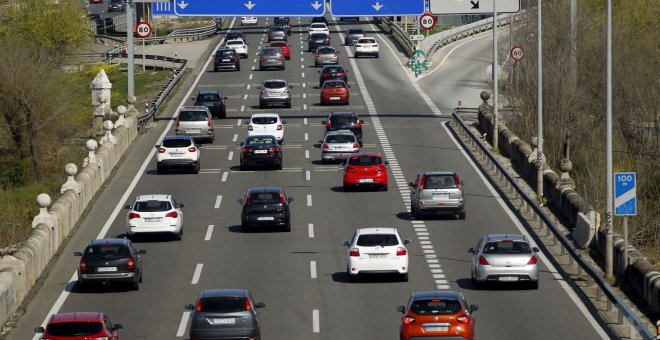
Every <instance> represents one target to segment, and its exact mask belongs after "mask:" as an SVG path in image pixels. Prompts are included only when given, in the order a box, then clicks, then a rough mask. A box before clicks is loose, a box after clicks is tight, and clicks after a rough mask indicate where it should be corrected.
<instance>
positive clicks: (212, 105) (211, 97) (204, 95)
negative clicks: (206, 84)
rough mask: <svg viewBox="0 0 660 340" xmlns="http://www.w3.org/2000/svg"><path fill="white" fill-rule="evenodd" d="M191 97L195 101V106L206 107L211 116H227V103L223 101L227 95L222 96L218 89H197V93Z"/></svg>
mask: <svg viewBox="0 0 660 340" xmlns="http://www.w3.org/2000/svg"><path fill="white" fill-rule="evenodd" d="M191 99H192V100H193V101H195V106H206V107H208V108H209V111H211V115H212V116H213V118H225V117H227V105H226V103H225V100H227V97H223V96H222V93H220V91H218V90H215V91H198V92H197V95H196V96H195V97H193V98H191Z"/></svg>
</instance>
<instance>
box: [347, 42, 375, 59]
mask: <svg viewBox="0 0 660 340" xmlns="http://www.w3.org/2000/svg"><path fill="white" fill-rule="evenodd" d="M378 53H379V52H378V41H376V38H373V37H362V38H359V39H358V40H357V42H356V43H355V50H354V52H353V55H354V56H355V58H357V57H359V56H361V55H365V54H366V55H372V56H374V57H376V58H378Z"/></svg>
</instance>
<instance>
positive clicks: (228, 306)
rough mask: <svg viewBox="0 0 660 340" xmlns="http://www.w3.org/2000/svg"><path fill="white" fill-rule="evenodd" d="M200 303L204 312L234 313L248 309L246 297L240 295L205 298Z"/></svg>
mask: <svg viewBox="0 0 660 340" xmlns="http://www.w3.org/2000/svg"><path fill="white" fill-rule="evenodd" d="M199 305H201V311H202V312H213V313H233V312H243V311H245V310H247V309H246V304H245V298H243V297H238V296H223V297H212V298H203V299H201V301H199Z"/></svg>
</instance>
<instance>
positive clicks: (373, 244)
mask: <svg viewBox="0 0 660 340" xmlns="http://www.w3.org/2000/svg"><path fill="white" fill-rule="evenodd" d="M408 244H410V240H403V241H401V237H400V236H399V232H398V231H397V230H396V228H382V227H378V228H363V229H358V230H357V231H356V232H355V235H353V240H352V241H351V242H348V241H342V245H343V246H345V247H348V251H347V253H346V260H347V261H346V262H347V264H346V276H347V277H348V282H353V281H355V278H356V277H357V275H358V274H365V273H394V274H398V275H400V277H401V281H404V282H406V281H408V249H406V245H408Z"/></svg>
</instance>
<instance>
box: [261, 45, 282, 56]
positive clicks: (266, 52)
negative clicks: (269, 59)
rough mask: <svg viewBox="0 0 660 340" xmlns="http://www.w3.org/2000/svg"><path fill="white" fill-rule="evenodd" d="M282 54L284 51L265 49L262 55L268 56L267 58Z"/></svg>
mask: <svg viewBox="0 0 660 340" xmlns="http://www.w3.org/2000/svg"><path fill="white" fill-rule="evenodd" d="M281 54H282V50H281V49H280V48H279V47H278V48H265V49H264V50H263V51H262V52H261V55H267V56H278V55H281Z"/></svg>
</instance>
